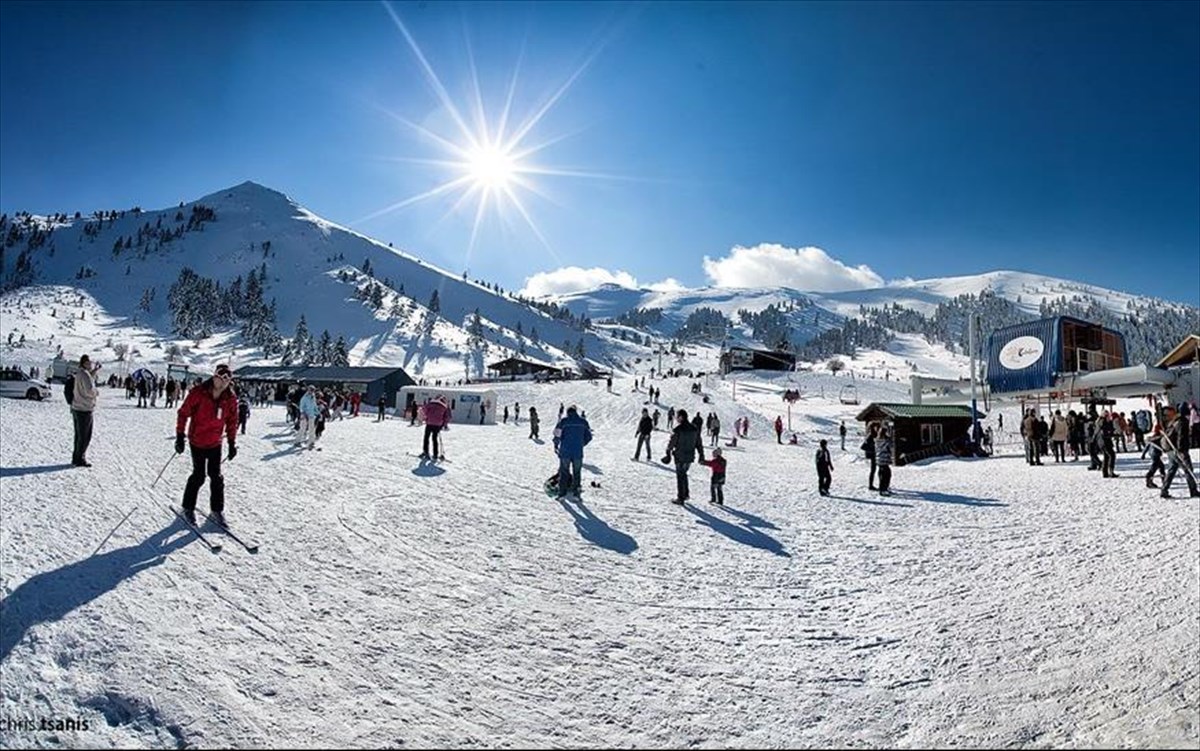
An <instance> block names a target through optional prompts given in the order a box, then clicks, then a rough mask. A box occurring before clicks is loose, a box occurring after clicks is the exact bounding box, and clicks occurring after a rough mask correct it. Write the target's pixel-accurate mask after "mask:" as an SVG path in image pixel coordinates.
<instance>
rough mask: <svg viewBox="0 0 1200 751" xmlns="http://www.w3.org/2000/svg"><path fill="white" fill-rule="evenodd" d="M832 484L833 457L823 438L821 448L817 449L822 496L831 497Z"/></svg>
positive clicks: (818, 479) (818, 476) (818, 482)
mask: <svg viewBox="0 0 1200 751" xmlns="http://www.w3.org/2000/svg"><path fill="white" fill-rule="evenodd" d="M843 427H844V426H843ZM832 484H833V457H831V456H830V455H829V447H828V446H827V445H826V441H825V439H824V438H822V439H821V448H819V449H817V492H818V493H820V494H821V495H829V487H830V485H832Z"/></svg>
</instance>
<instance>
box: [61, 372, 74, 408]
mask: <svg viewBox="0 0 1200 751" xmlns="http://www.w3.org/2000/svg"><path fill="white" fill-rule="evenodd" d="M63 398H64V399H66V400H67V404H72V403H73V402H74V401H75V374H74V373H72V374H71V375H69V376H67V380H66V381H64V382H63Z"/></svg>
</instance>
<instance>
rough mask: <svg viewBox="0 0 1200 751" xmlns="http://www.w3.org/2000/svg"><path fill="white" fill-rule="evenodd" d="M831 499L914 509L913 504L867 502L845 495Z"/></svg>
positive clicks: (834, 496)
mask: <svg viewBox="0 0 1200 751" xmlns="http://www.w3.org/2000/svg"><path fill="white" fill-rule="evenodd" d="M829 497H830V498H831V499H833V500H837V501H850V502H851V503H864V504H866V505H868V506H899V507H901V508H912V507H913V505H912V504H911V503H888V502H887V501H867V500H864V499H862V498H851V497H849V496H845V495H831V496H829Z"/></svg>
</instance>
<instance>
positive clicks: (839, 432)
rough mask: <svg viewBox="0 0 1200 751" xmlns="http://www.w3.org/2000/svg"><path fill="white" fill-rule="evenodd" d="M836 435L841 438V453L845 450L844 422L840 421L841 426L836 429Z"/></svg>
mask: <svg viewBox="0 0 1200 751" xmlns="http://www.w3.org/2000/svg"><path fill="white" fill-rule="evenodd" d="M838 434H840V435H841V436H842V451H845V450H846V421H845V420H842V424H841V426H840V427H839V428H838Z"/></svg>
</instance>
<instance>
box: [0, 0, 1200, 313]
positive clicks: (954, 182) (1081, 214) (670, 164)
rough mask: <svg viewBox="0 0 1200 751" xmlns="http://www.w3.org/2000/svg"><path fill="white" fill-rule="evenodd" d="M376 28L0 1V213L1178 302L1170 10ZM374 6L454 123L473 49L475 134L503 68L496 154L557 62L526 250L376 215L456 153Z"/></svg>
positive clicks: (197, 7)
mask: <svg viewBox="0 0 1200 751" xmlns="http://www.w3.org/2000/svg"><path fill="white" fill-rule="evenodd" d="M390 9H391V12H389V7H388V6H385V5H383V4H381V3H372V2H363V3H338V4H322V3H268V2H254V3H244V4H235V3H213V2H205V3H199V4H189V3H183V2H171V3H157V4H154V3H36V4H22V3H15V2H4V3H0V38H2V39H3V44H2V45H0V106H2V108H3V109H2V110H0V210H3V211H6V212H9V213H11V212H13V211H15V210H29V211H33V212H35V213H48V212H52V211H58V210H64V211H72V212H73V211H75V210H77V209H78V210H83V211H90V210H92V209H96V208H124V207H128V206H132V205H135V204H137V205H141V206H144V207H147V208H151V207H161V206H167V205H171V204H174V203H177V202H179V201H180V200H193V199H195V198H198V197H200V196H202V195H204V194H206V193H210V192H214V191H216V190H219V189H221V188H224V187H228V186H230V185H234V184H237V183H240V182H242V181H244V180H248V179H250V180H254V181H256V182H260V183H262V184H264V185H267V186H269V187H273V188H276V189H278V190H281V191H283V192H285V193H287V194H289V195H290V196H292V197H293V198H295V199H296V200H297V201H299V202H300V203H301V204H303V205H304V206H306V207H307V208H309V209H311V210H312V211H314V212H316V213H317V214H320V215H322V216H324V217H326V218H328V219H330V220H332V221H335V222H338V223H341V224H344V225H349V226H351V227H353V228H354V229H357V230H358V231H361V232H363V233H365V234H368V235H370V236H372V237H376V238H378V239H381V240H385V241H389V242H394V243H395V244H396V245H397V246H398V247H404V248H406V249H408V250H411V251H412V252H415V253H417V254H418V255H421V256H422V257H425V258H427V259H429V260H431V261H432V262H434V263H437V264H439V265H442V266H444V267H446V268H449V269H450V270H453V271H461V270H462V269H464V268H469V270H470V274H471V276H472V277H477V278H484V279H488V280H492V281H496V282H499V283H500V284H502V285H503V286H505V287H507V288H510V289H518V288H520V287H521V286H522V285H523V284H525V282H526V279H528V278H529V277H531V276H534V275H535V274H536V273H537V272H553V271H554V270H556V269H559V268H561V267H579V268H580V269H586V270H588V271H586V272H584V271H577V272H574V273H560V274H558V275H554V274H549V275H545V276H542V277H535V278H537V279H540V280H541V282H543V283H544V284H546V285H550V286H554V285H558V286H559V287H563V286H566V287H569V286H571V285H574V284H581V283H585V282H588V281H596V280H602V279H604V278H608V276H616V275H617V273H618V272H624V276H621V277H620V278H621V279H624V280H626V281H628V280H630V279H633V278H636V280H637V281H638V282H639V283H642V284H651V283H655V282H660V281H662V280H664V279H668V278H671V279H675V280H677V281H678V282H680V283H683V284H685V285H688V286H695V285H700V284H707V283H714V282H716V283H721V284H733V285H736V284H754V283H769V282H776V281H780V280H783V281H788V282H790V283H792V284H794V285H796V286H799V287H802V288H812V289H821V288H825V289H834V288H847V287H853V286H860V285H865V284H872V283H874V282H875V281H876V280H880V281H888V280H894V279H899V278H903V277H913V278H922V277H932V276H949V275H956V274H972V273H979V272H983V271H988V270H993V269H999V268H1011V269H1017V270H1023V271H1031V272H1035V273H1043V274H1049V275H1053V276H1060V277H1065V278H1071V279H1077V280H1080V281H1085V282H1090V283H1094V284H1100V285H1103V286H1108V287H1112V288H1116V289H1121V290H1126V291H1130V292H1138V293H1144V294H1152V295H1158V296H1163V297H1167V298H1171V299H1175V300H1180V301H1184V302H1190V303H1192V304H1197V303H1200V300H1198V298H1200V132H1198V131H1200V42H1198V37H1200V4H1198V3H1189V2H1170V3H1161V4H1160V3H1130V4H1125V3H1116V2H1104V3H1069V2H1053V3H1033V4H1024V3H1017V2H1003V3H948V2H947V3H929V4H908V3H883V2H877V3H865V2H864V3H832V4H823V3H798V4H787V3H782V2H771V3H762V4H756V3H736V4H722V3H696V4H689V3H665V2H664V3H647V4H619V3H581V4H568V3H530V4H523V3H483V4H457V3H432V2H429V3H394V4H392V5H391V6H390ZM393 14H394V16H395V18H398V19H399V20H400V22H401V23H402V24H403V26H404V28H405V29H406V30H407V31H408V33H409V35H410V36H411V38H412V39H413V40H414V41H415V43H416V45H417V46H418V47H419V48H420V50H421V51H422V53H423V55H424V56H425V59H426V60H427V61H428V63H429V65H430V67H431V68H432V70H434V71H435V72H436V74H437V76H438V77H439V80H440V81H441V83H442V84H443V85H444V87H445V91H446V92H447V95H448V98H449V100H450V101H451V102H453V103H454V105H455V106H456V107H458V108H459V109H460V110H461V112H462V113H463V115H464V119H465V120H467V121H468V125H469V129H470V130H472V131H474V130H477V128H476V127H475V125H474V122H473V118H472V116H471V114H470V113H471V110H472V104H471V103H472V101H473V95H472V87H471V85H470V81H471V76H470V70H471V62H472V61H473V63H474V67H475V70H476V71H477V76H478V79H479V82H480V92H481V95H480V99H481V101H482V102H483V106H484V111H485V112H486V114H487V119H488V121H489V122H490V123H491V125H492V127H495V125H496V124H497V122H498V120H499V118H500V115H501V112H502V111H503V109H504V104H505V99H506V95H507V93H508V91H509V87H510V84H511V82H512V80H513V72H514V70H517V75H516V85H515V87H513V89H512V90H513V96H512V104H511V108H510V111H511V115H510V118H509V127H508V133H509V134H510V135H511V134H512V133H513V131H514V130H515V127H514V126H515V125H516V123H518V122H520V121H521V120H522V119H523V118H524V117H527V116H529V115H531V114H533V113H535V112H537V111H538V110H539V108H540V107H541V106H543V105H544V104H546V102H547V101H548V100H549V99H550V98H551V97H552V96H553V95H554V93H555V92H556V91H558V90H560V88H561V87H562V86H563V85H564V84H565V83H566V82H567V81H568V80H570V79H571V77H572V75H573V74H576V73H578V74H579V75H578V76H576V77H575V78H574V80H573V82H572V83H571V84H570V86H569V87H568V88H567V89H566V91H565V92H564V93H562V94H561V96H559V97H558V98H557V99H556V100H554V103H553V106H551V107H550V108H549V109H548V110H547V111H546V113H545V114H544V116H542V117H541V118H540V119H539V120H538V121H537V123H536V125H535V126H534V127H533V128H532V129H531V130H530V131H529V133H528V135H527V137H526V138H525V139H524V141H523V145H525V146H536V145H545V147H544V148H542V149H541V150H539V151H538V152H537V153H536V154H535V155H533V156H532V157H529V158H527V159H526V160H525V162H524V163H525V164H526V166H530V165H532V164H536V165H537V166H539V167H541V168H553V169H556V170H558V171H567V172H572V173H586V174H588V175H590V176H586V177H585V176H580V175H578V174H572V175H548V174H538V175H526V176H525V177H526V179H529V180H532V184H533V186H534V187H535V188H536V189H537V191H538V192H537V193H533V192H530V191H528V190H526V189H524V188H521V187H515V188H513V189H514V191H515V192H516V194H517V196H518V197H519V198H520V200H521V203H522V206H524V207H525V208H526V210H527V213H528V216H529V219H530V220H531V221H532V223H533V224H534V225H535V226H536V227H537V233H535V232H534V231H533V230H532V229H530V227H529V223H528V222H527V221H526V220H525V219H524V218H523V217H522V215H521V214H520V212H519V211H517V210H516V206H515V205H514V204H512V202H511V201H507V200H505V201H497V200H493V201H492V202H491V203H490V204H489V206H490V209H489V210H488V211H486V212H485V213H484V214H483V215H482V217H481V218H480V220H479V222H478V229H477V231H476V232H475V233H474V234H475V240H474V242H473V243H472V239H471V238H472V234H473V228H474V227H475V226H476V202H475V199H474V195H472V196H471V197H469V198H468V200H466V201H465V202H463V203H462V204H460V205H459V206H458V208H457V209H455V204H456V201H457V200H458V198H459V195H460V194H459V193H457V192H454V191H450V192H447V193H445V194H442V195H437V196H434V197H432V198H430V199H427V200H423V201H418V202H416V203H413V204H411V205H408V206H405V207H403V208H400V209H398V210H396V211H392V212H386V213H381V211H382V210H383V209H384V208H386V207H388V206H389V205H393V204H395V203H397V202H401V201H403V200H404V199H406V198H410V197H413V196H417V195H419V194H422V193H424V192H427V191H430V190H431V189H434V188H436V187H437V186H438V185H440V184H443V183H445V182H447V181H448V180H450V179H453V178H455V177H456V176H459V175H461V174H463V173H462V172H460V171H455V168H451V167H445V166H437V165H431V164H425V163H420V162H414V161H403V160H405V159H408V160H412V159H425V160H430V159H446V158H447V152H446V151H444V150H443V149H441V148H440V147H439V146H438V145H437V143H436V142H435V141H434V140H433V138H432V137H431V136H430V134H431V133H432V134H436V135H438V136H440V137H442V138H446V139H448V140H451V141H456V142H462V141H463V140H464V138H463V136H462V135H461V134H460V133H459V130H458V129H457V128H456V127H455V125H454V121H453V118H452V117H451V116H450V114H449V111H448V110H447V108H446V107H445V106H444V104H443V103H442V102H441V100H440V98H439V96H438V95H437V94H436V92H435V90H434V88H433V87H432V86H431V85H430V83H429V80H428V78H427V77H426V76H425V75H424V74H423V72H422V67H421V65H420V63H419V62H418V58H417V56H416V54H415V53H414V48H413V47H412V46H411V45H410V44H409V42H408V41H407V40H406V37H405V35H404V34H403V33H402V31H401V28H400V26H399V25H398V24H397V22H396V20H394V18H393ZM518 63H519V67H518ZM402 121H407V122H408V123H409V124H405V123H404V122H402ZM413 126H418V127H419V128H420V129H423V130H424V131H425V132H424V133H422V132H421V130H418V128H416V127H413ZM454 160H455V161H461V158H457V157H456V158H455V159H454ZM468 184H470V183H468ZM539 234H540V236H541V237H540V238H539V236H538V235H539ZM810 246H814V247H819V248H821V249H823V250H824V253H814V252H811V251H809V252H801V253H792V252H791V250H789V249H802V248H806V247H810ZM738 247H742V248H743V250H741V251H737V252H735V250H734V249H735V248H738ZM706 257H707V259H708V261H707V263H706V262H705V259H706ZM597 269H603V270H605V271H595V270H597ZM606 275H608V276H606Z"/></svg>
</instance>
